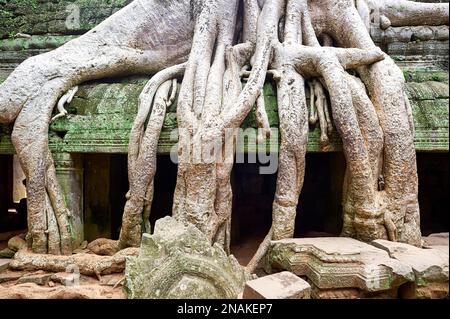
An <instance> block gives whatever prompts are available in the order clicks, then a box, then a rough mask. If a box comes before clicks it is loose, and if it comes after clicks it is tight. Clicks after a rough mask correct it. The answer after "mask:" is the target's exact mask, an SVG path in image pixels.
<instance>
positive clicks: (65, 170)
mask: <svg viewBox="0 0 450 319" xmlns="http://www.w3.org/2000/svg"><path fill="white" fill-rule="evenodd" d="M53 156H54V160H55V166H56V175H57V178H58V181H59V184H60V185H61V189H62V192H63V194H64V197H65V200H66V205H67V208H68V209H69V210H70V212H71V213H72V218H71V226H72V229H73V236H74V238H73V244H74V247H73V248H74V249H77V248H79V247H80V245H81V243H82V242H83V240H84V227H83V225H84V218H83V162H82V160H81V156H80V155H77V154H69V153H56V154H54V155H53Z"/></svg>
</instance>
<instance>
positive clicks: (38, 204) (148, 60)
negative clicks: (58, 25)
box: [0, 0, 193, 254]
mask: <svg viewBox="0 0 450 319" xmlns="http://www.w3.org/2000/svg"><path fill="white" fill-rule="evenodd" d="M169 13H170V14H169ZM163 17H164V18H163ZM162 20H164V21H166V23H165V24H161V23H160V22H161V21H162ZM156 24H158V26H159V27H158V28H157V29H155V30H154V32H153V33H151V34H150V33H148V32H146V31H145V30H147V29H148V28H149V27H153V26H154V25H156ZM181 25H182V26H183V27H182V28H181V27H179V26H181ZM125 30H126V31H127V32H124V31H125ZM192 32H193V21H192V18H191V8H190V1H188V0H185V1H165V2H164V3H160V2H155V1H139V0H138V1H134V2H133V3H132V4H130V5H129V6H127V7H126V8H124V9H123V10H121V11H119V12H117V13H116V14H114V15H113V16H111V17H110V18H109V19H107V20H106V21H104V22H103V23H101V24H100V25H99V26H97V27H96V28H94V29H93V30H92V31H90V32H88V33H87V34H85V35H83V36H81V37H79V38H78V39H75V40H73V41H71V42H69V43H67V44H66V45H64V46H62V47H60V48H58V49H56V50H54V51H52V52H49V53H46V54H43V55H40V56H36V57H32V58H30V59H28V60H26V61H25V62H24V63H22V64H21V65H20V66H19V67H18V68H17V69H16V70H15V71H14V72H13V73H12V74H11V75H10V76H9V77H8V79H7V80H6V81H5V82H4V83H3V84H1V85H0V122H1V123H11V122H13V121H14V120H15V125H14V131H13V134H12V140H13V144H14V146H15V149H16V151H17V154H18V156H19V159H20V162H21V165H22V167H23V169H24V171H25V174H26V176H27V187H28V193H29V197H28V213H29V218H28V219H29V232H30V236H29V237H30V239H31V240H30V242H31V245H32V248H33V251H34V252H37V253H47V252H49V248H50V247H49V241H50V242H51V248H50V252H52V253H58V252H59V251H61V253H63V254H70V253H71V247H70V246H71V245H70V244H69V242H71V235H70V231H69V230H68V229H67V225H68V224H69V222H68V221H67V219H68V218H70V214H69V212H68V211H67V209H66V208H65V204H64V201H63V200H62V198H63V197H62V195H61V191H60V189H59V185H58V183H57V181H56V179H55V178H53V177H54V176H53V177H51V176H49V173H52V172H53V171H54V164H53V161H51V160H50V159H51V154H50V152H49V149H48V125H49V122H50V120H51V116H52V112H53V108H54V106H55V104H56V103H57V101H58V99H59V98H60V97H61V96H64V98H63V99H62V103H63V102H64V99H66V98H67V97H70V96H68V95H65V93H66V92H68V91H69V90H70V89H71V88H73V87H75V86H76V85H77V84H79V83H81V82H84V81H88V80H93V79H98V78H104V77H114V76H120V75H128V74H152V73H155V72H157V71H159V70H161V69H163V68H165V67H168V66H171V65H173V64H177V63H180V62H183V61H185V60H186V58H187V55H188V54H189V50H190V47H191V38H192ZM60 106H61V105H60ZM60 111H61V110H60ZM46 184H48V185H46ZM46 192H48V194H47V195H48V196H47V195H46ZM48 199H50V200H48ZM49 204H51V206H52V207H50V206H49ZM53 215H55V216H56V220H57V224H58V227H55V222H54V218H53V217H52V216H53ZM47 216H49V218H48V219H47ZM47 220H48V221H49V223H50V224H49V225H48V223H47ZM57 230H58V232H59V238H60V239H59V240H60V241H61V243H60V248H59V249H58V247H57V246H58V244H57V243H56V242H57V241H58V234H57ZM49 237H51V238H49Z"/></svg>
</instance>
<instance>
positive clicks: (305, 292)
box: [244, 271, 311, 299]
mask: <svg viewBox="0 0 450 319" xmlns="http://www.w3.org/2000/svg"><path fill="white" fill-rule="evenodd" d="M310 296H311V286H310V285H309V284H308V283H307V282H306V281H304V280H303V279H301V278H300V277H298V276H296V275H294V274H293V273H291V272H288V271H284V272H281V273H277V274H274V275H269V276H266V277H262V278H259V279H256V280H252V281H248V282H247V283H246V285H245V289H244V299H310Z"/></svg>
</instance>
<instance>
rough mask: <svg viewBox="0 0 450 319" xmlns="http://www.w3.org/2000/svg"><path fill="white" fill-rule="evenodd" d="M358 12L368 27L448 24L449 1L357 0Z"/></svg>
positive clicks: (385, 27)
mask: <svg viewBox="0 0 450 319" xmlns="http://www.w3.org/2000/svg"><path fill="white" fill-rule="evenodd" d="M356 6H357V8H358V12H359V14H360V15H361V17H362V18H363V21H364V23H365V25H366V27H367V28H370V24H371V23H376V24H379V25H380V27H381V28H382V29H387V28H388V27H390V26H393V27H400V26H418V25H447V24H448V19H449V5H448V3H421V2H414V1H407V0H357V1H356Z"/></svg>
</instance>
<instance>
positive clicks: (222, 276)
mask: <svg viewBox="0 0 450 319" xmlns="http://www.w3.org/2000/svg"><path fill="white" fill-rule="evenodd" d="M125 277H126V280H125V289H126V292H127V296H128V298H130V299H186V298H187V299H209V298H213V299H224V298H225V299H235V298H238V296H239V294H240V293H242V290H243V288H244V271H243V269H242V267H241V266H240V265H239V263H238V262H237V260H236V259H235V258H234V257H233V256H227V255H226V253H225V252H224V251H223V249H222V248H221V247H220V246H219V245H214V246H211V245H210V243H209V240H208V239H207V237H206V236H205V235H204V234H203V233H202V232H200V231H199V230H198V229H197V228H195V227H194V226H191V225H190V226H184V225H182V224H180V223H179V222H177V221H176V220H175V219H173V218H171V217H166V218H164V219H161V220H159V221H158V222H157V223H156V226H155V233H154V235H152V236H150V235H148V234H144V236H143V239H142V245H141V250H140V254H139V257H133V258H127V265H126V271H125Z"/></svg>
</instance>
